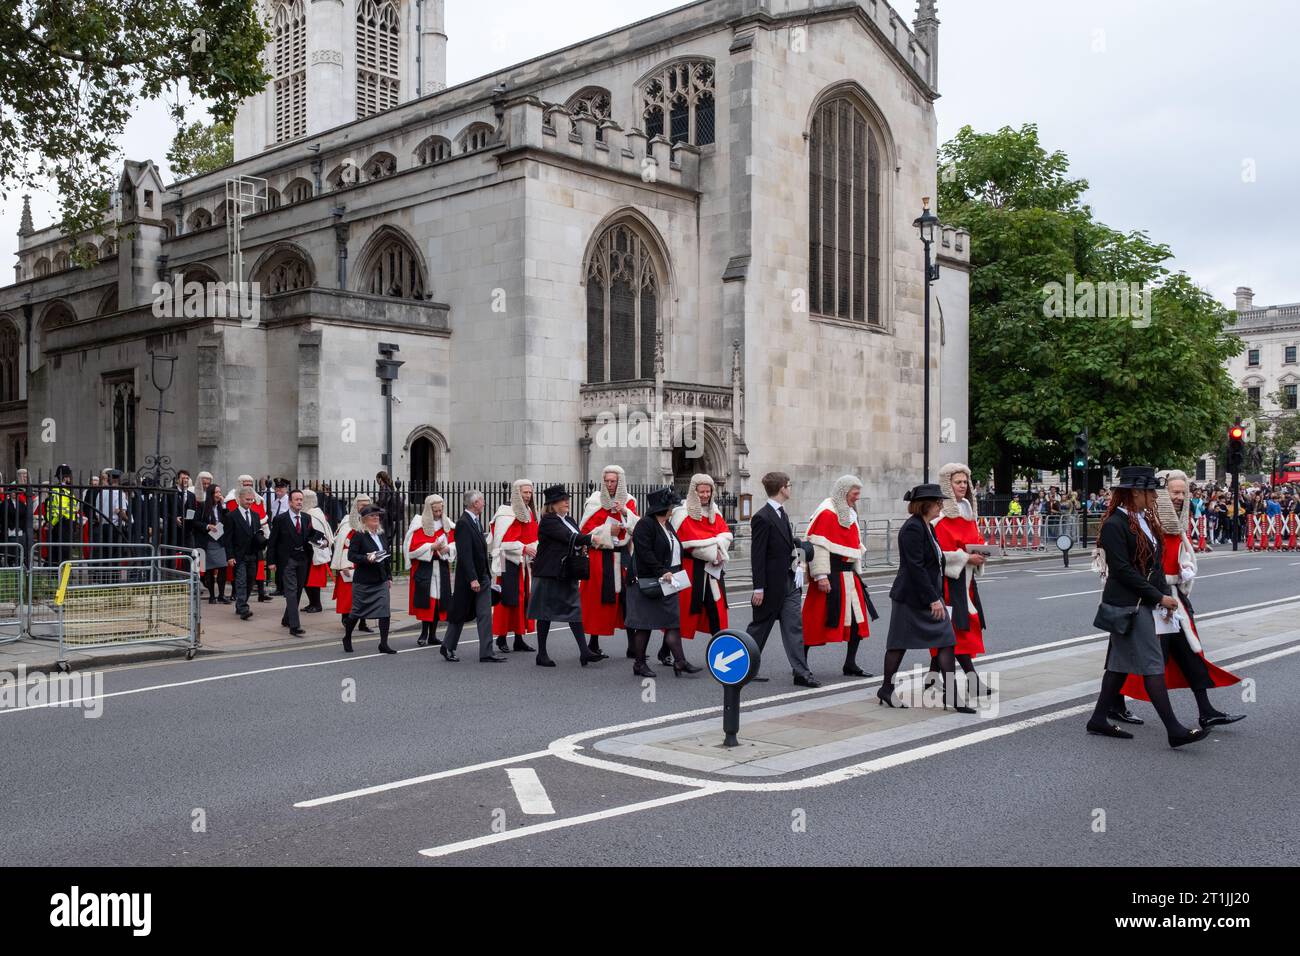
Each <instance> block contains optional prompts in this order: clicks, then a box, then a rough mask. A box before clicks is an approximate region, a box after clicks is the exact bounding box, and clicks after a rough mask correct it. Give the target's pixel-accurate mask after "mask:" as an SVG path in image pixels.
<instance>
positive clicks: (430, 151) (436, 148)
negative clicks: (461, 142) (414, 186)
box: [415, 136, 451, 166]
mask: <svg viewBox="0 0 1300 956" xmlns="http://www.w3.org/2000/svg"><path fill="white" fill-rule="evenodd" d="M450 158H451V143H450V142H448V141H447V138H446V137H445V136H430V137H429V138H428V139H426V140H424V142H422V143H420V145H419V146H417V147H415V161H416V163H417V164H418V165H420V166H428V165H429V164H430V163H440V162H442V161H443V160H444V159H450Z"/></svg>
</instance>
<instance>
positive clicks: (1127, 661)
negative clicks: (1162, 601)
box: [1106, 606, 1165, 675]
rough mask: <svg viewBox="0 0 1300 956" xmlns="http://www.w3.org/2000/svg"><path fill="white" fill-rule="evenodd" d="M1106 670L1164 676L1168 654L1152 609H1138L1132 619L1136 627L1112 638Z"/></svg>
mask: <svg viewBox="0 0 1300 956" xmlns="http://www.w3.org/2000/svg"><path fill="white" fill-rule="evenodd" d="M1106 670H1108V671H1116V672H1117V673H1120V674H1143V675H1145V674H1164V672H1165V655H1164V650H1163V648H1161V646H1160V635H1158V634H1157V633H1156V622H1155V619H1154V618H1153V617H1152V616H1151V608H1149V607H1146V606H1143V607H1139V608H1138V612H1137V614H1135V615H1134V616H1133V628H1132V629H1131V630H1130V631H1129V632H1128V634H1127V635H1126V636H1124V637H1120V636H1118V635H1116V634H1112V635H1111V636H1110V646H1109V647H1108V648H1107V649H1106Z"/></svg>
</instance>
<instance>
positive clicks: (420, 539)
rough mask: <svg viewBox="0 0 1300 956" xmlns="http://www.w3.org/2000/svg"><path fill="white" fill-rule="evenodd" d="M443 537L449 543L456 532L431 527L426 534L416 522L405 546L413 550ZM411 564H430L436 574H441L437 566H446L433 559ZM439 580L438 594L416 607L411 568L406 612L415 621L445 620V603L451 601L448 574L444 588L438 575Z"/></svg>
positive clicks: (444, 563) (443, 562)
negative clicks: (430, 530) (431, 530)
mask: <svg viewBox="0 0 1300 956" xmlns="http://www.w3.org/2000/svg"><path fill="white" fill-rule="evenodd" d="M444 538H445V539H446V540H447V543H448V544H450V543H452V542H453V541H455V540H456V532H455V531H454V530H453V531H447V530H446V529H445V528H441V527H437V528H434V529H433V534H432V535H427V534H425V533H424V528H423V527H421V526H420V524H419V523H418V522H417V523H416V524H415V531H414V532H413V533H412V534H411V538H410V541H409V543H408V545H407V548H408V550H410V551H415V550H416V549H417V548H421V547H423V546H424V545H426V544H433V545H436V544H437V543H438V542H439V541H441V540H443V539H444ZM413 564H432V565H433V573H434V574H437V575H441V573H442V569H441V568H440V567H439V565H444V566H446V565H447V562H445V561H440V560H437V559H435V560H433V561H415V562H413ZM439 582H440V583H439V592H438V593H439V596H438V597H436V598H435V597H432V596H430V598H429V606H428V607H416V606H415V570H414V568H412V571H411V576H410V581H409V584H410V586H409V587H408V589H407V590H408V592H409V597H408V598H407V608H406V609H407V612H408V613H409V614H410V615H411V616H412V617H414V618H415V619H416V620H417V621H445V620H447V605H448V604H449V603H450V602H451V581H450V575H449V576H448V580H447V582H446V588H445V589H443V588H442V586H441V584H442V579H441V577H439Z"/></svg>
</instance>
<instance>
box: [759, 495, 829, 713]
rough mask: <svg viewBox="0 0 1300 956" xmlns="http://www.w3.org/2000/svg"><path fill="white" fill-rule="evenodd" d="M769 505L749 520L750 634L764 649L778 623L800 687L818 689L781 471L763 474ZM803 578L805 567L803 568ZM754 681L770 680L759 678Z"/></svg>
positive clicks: (797, 543) (795, 541) (797, 547)
mask: <svg viewBox="0 0 1300 956" xmlns="http://www.w3.org/2000/svg"><path fill="white" fill-rule="evenodd" d="M763 490H764V491H766V492H767V496H768V501H767V503H766V504H765V505H763V507H761V508H759V509H758V510H757V511H755V512H754V517H753V518H751V519H750V525H749V526H750V529H751V531H752V535H753V537H752V540H751V543H750V552H749V554H750V567H751V571H752V573H753V579H754V594H753V597H752V598H751V599H750V600H751V602H752V603H753V605H754V618H753V620H752V621H751V622H750V625H749V627H748V628H746V630H747V631H748V632H749V636H750V637H752V638H753V639H754V642H755V643H756V644H758V649H759V650H760V651H762V650H763V648H764V646H766V644H767V636H768V634H770V633H771V632H772V626H773V625H774V624H776V623H777V621H780V623H781V643H782V644H783V645H785V656H786V658H787V659H788V660H789V661H790V669H791V670H792V671H793V672H794V682H795V684H797V685H799V686H800V687H820V686H821V682H820V681H818V680H817V678H815V677H813V675H812V671H810V670H809V669H808V651H807V649H806V648H805V647H804V644H803V616H802V611H803V581H802V580H797V579H796V576H795V565H796V559H797V557H798V553H799V551H800V550H801V548H802V543H801V542H800V541H799V539H798V538H796V537H795V534H794V528H793V527H791V525H790V517H789V515H787V514H786V513H785V503H786V502H787V501H789V500H790V476H789V475H787V474H786V473H785V472H783V471H772V472H768V473H767V474H766V475H764V476H763ZM800 574H801V575H802V568H801V569H800ZM754 680H760V681H761V680H767V678H766V677H755V678H754Z"/></svg>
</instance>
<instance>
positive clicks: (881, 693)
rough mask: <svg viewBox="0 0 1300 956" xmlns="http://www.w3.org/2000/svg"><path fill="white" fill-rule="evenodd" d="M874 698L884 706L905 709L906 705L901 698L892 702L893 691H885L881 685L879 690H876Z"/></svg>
mask: <svg viewBox="0 0 1300 956" xmlns="http://www.w3.org/2000/svg"><path fill="white" fill-rule="evenodd" d="M876 700H877V701H878V702H879V703H881V704H883V705H884V706H886V707H895V708H898V709H900V710H907V705H906V704H905V703H903V702H902V701H901V700H900V701H899V702H898V703H894V694H893V692H892V691H887V690H885V688H883V687H882V688H880V690H878V691H876Z"/></svg>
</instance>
